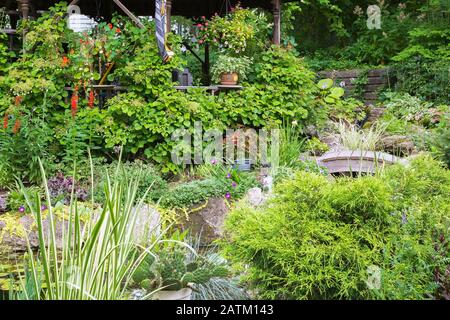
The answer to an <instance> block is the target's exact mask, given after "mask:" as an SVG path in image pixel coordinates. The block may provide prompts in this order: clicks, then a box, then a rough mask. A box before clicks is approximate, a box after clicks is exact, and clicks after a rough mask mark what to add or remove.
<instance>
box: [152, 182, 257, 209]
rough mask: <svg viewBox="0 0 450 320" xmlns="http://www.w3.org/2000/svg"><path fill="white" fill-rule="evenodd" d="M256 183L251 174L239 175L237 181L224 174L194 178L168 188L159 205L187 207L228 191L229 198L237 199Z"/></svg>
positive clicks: (222, 195)
mask: <svg viewBox="0 0 450 320" xmlns="http://www.w3.org/2000/svg"><path fill="white" fill-rule="evenodd" d="M257 185H258V182H257V181H256V178H255V177H254V176H253V175H244V176H241V177H240V179H239V181H238V182H236V181H234V180H233V179H231V178H230V179H227V178H226V176H225V175H224V176H223V177H211V178H207V179H204V180H194V181H191V182H188V183H184V184H179V185H177V186H175V187H174V188H173V189H171V190H169V191H168V192H167V193H165V195H164V196H163V197H162V199H161V202H160V205H161V206H162V207H165V208H187V207H189V206H192V205H194V204H198V203H201V202H203V201H206V200H208V199H209V198H212V197H225V196H226V195H227V194H228V193H229V198H230V199H239V198H242V197H243V196H244V195H245V193H246V192H247V191H248V190H249V189H250V188H252V187H255V186H257Z"/></svg>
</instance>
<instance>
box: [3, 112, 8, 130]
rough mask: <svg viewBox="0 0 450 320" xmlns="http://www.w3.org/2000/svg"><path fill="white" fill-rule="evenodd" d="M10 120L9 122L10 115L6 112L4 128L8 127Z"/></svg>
mask: <svg viewBox="0 0 450 320" xmlns="http://www.w3.org/2000/svg"><path fill="white" fill-rule="evenodd" d="M8 122H9V116H8V114H5V117H4V118H3V129H7V128H8Z"/></svg>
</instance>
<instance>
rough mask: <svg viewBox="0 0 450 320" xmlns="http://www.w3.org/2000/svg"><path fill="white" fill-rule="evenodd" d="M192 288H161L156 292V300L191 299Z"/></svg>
mask: <svg viewBox="0 0 450 320" xmlns="http://www.w3.org/2000/svg"><path fill="white" fill-rule="evenodd" d="M191 296H192V289H191V288H184V289H181V290H178V291H170V290H161V291H158V292H156V293H155V295H154V298H155V300H191Z"/></svg>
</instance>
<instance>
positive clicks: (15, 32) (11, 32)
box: [0, 29, 17, 34]
mask: <svg viewBox="0 0 450 320" xmlns="http://www.w3.org/2000/svg"><path fill="white" fill-rule="evenodd" d="M0 33H6V34H17V30H16V29H0Z"/></svg>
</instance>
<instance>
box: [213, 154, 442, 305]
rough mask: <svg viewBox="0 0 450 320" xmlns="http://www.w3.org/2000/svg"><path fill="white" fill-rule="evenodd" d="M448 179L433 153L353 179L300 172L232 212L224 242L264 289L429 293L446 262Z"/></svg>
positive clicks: (286, 294)
mask: <svg viewBox="0 0 450 320" xmlns="http://www.w3.org/2000/svg"><path fill="white" fill-rule="evenodd" d="M449 188H450V173H449V172H448V171H447V170H445V169H443V168H442V166H441V164H440V163H438V162H436V161H434V160H433V159H431V158H430V157H420V158H418V159H416V160H413V161H411V163H410V165H409V166H408V167H403V166H400V165H396V166H393V167H391V168H389V169H386V171H385V172H382V173H380V174H379V175H377V176H367V177H360V178H357V179H355V180H351V179H349V178H342V179H338V180H337V181H335V182H333V181H330V180H328V179H327V178H326V177H322V176H318V175H316V174H313V173H306V172H298V173H297V174H296V175H295V176H294V178H293V179H291V180H285V181H284V182H282V183H281V184H280V185H278V186H277V187H276V190H275V193H276V196H275V197H274V198H273V199H272V200H270V202H269V204H268V205H267V206H265V207H263V208H260V209H252V208H248V207H245V206H239V207H238V208H236V209H235V210H233V211H232V213H231V215H230V216H229V218H228V219H227V221H226V239H225V240H223V241H221V245H222V249H223V252H224V254H225V256H226V257H227V258H229V259H230V260H231V261H232V262H233V263H234V267H235V268H236V270H237V271H239V272H243V273H244V275H245V277H244V279H245V280H246V281H247V282H248V283H249V284H250V285H251V286H252V287H254V288H255V289H256V290H257V293H258V295H259V296H260V297H261V298H269V299H373V298H383V299H394V298H396V299H424V298H429V297H430V296H434V295H435V294H436V290H437V285H436V282H435V279H434V277H435V275H434V272H435V270H436V268H440V270H445V268H446V267H447V266H448V265H449V262H450V260H449V258H450V253H449V252H446V253H444V254H442V253H441V252H437V251H436V250H435V244H436V243H437V241H438V237H439V236H437V235H441V234H443V235H447V236H448V233H449V229H448V226H449V225H450V224H449V223H450V219H449V216H448V212H449V204H448V203H447V202H448V201H446V197H447V196H448V194H449V191H450V190H449ZM374 270H379V271H380V275H381V277H380V278H378V280H379V283H378V284H377V282H376V281H375V284H376V285H375V286H373V287H371V286H370V285H369V284H371V277H372V275H373V271H374ZM375 273H376V272H375ZM378 285H379V286H378Z"/></svg>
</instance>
